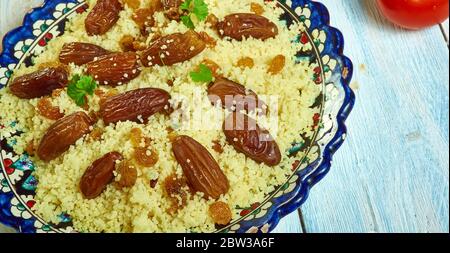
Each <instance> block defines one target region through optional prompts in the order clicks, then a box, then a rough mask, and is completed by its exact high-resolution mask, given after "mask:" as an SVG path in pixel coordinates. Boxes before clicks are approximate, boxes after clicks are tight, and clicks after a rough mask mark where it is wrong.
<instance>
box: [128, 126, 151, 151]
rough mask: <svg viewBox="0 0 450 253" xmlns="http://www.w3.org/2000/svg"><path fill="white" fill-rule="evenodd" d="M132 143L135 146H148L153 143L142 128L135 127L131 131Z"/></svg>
mask: <svg viewBox="0 0 450 253" xmlns="http://www.w3.org/2000/svg"><path fill="white" fill-rule="evenodd" d="M130 140H131V144H132V145H133V147H135V148H139V147H141V148H147V147H149V146H150V144H151V139H150V138H148V137H145V136H144V133H142V130H141V129H140V128H133V129H131V131H130Z"/></svg>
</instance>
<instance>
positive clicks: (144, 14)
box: [132, 8, 155, 35]
mask: <svg viewBox="0 0 450 253" xmlns="http://www.w3.org/2000/svg"><path fill="white" fill-rule="evenodd" d="M154 13H155V10H153V9H152V8H142V9H137V10H136V11H135V12H134V14H133V16H132V19H133V20H134V22H135V23H136V24H137V25H138V27H139V29H140V30H141V34H143V35H148V30H147V28H148V27H152V26H154V25H155V19H154V18H153V14H154Z"/></svg>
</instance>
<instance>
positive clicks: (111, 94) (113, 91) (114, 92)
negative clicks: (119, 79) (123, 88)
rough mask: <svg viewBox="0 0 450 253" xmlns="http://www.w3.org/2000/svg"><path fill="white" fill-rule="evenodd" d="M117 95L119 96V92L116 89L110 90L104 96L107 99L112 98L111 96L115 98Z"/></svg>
mask: <svg viewBox="0 0 450 253" xmlns="http://www.w3.org/2000/svg"><path fill="white" fill-rule="evenodd" d="M117 94H119V91H118V90H117V89H116V88H112V89H110V90H109V91H108V92H107V93H106V96H107V97H112V96H115V95H117Z"/></svg>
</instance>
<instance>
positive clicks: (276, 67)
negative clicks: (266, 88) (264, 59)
mask: <svg viewBox="0 0 450 253" xmlns="http://www.w3.org/2000/svg"><path fill="white" fill-rule="evenodd" d="M285 64H286V57H285V56H284V55H281V54H280V55H277V56H275V57H274V58H273V59H272V60H271V61H270V62H269V68H268V70H267V72H268V73H270V74H272V75H276V74H278V73H280V72H281V71H282V70H283V68H284V66H285Z"/></svg>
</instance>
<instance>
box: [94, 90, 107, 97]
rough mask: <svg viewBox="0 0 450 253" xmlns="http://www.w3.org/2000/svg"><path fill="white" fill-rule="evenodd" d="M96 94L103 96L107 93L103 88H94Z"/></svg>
mask: <svg viewBox="0 0 450 253" xmlns="http://www.w3.org/2000/svg"><path fill="white" fill-rule="evenodd" d="M94 94H95V95H97V96H99V97H101V96H104V95H105V92H104V91H103V90H102V89H98V88H97V89H95V90H94Z"/></svg>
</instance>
